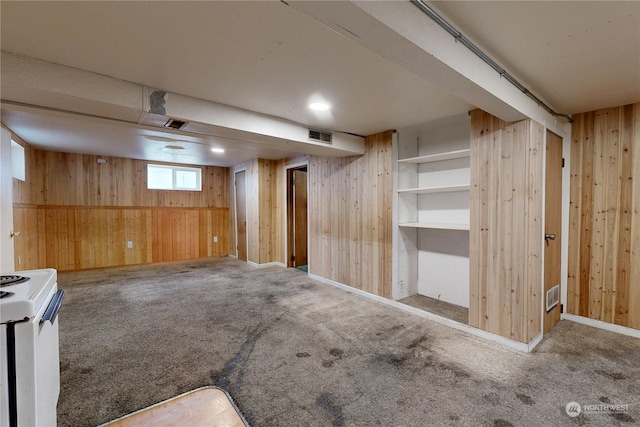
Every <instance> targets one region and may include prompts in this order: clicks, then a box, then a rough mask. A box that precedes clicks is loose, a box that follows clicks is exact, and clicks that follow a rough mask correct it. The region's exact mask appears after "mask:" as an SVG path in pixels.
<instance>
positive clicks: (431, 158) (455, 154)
mask: <svg viewBox="0 0 640 427" xmlns="http://www.w3.org/2000/svg"><path fill="white" fill-rule="evenodd" d="M470 155H471V150H470V149H466V150H455V151H447V152H445V153H438V154H429V155H427V156H418V157H410V158H407V159H400V160H398V163H431V162H439V161H441V160H452V159H460V158H463V157H469V156H470Z"/></svg>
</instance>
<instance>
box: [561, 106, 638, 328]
mask: <svg viewBox="0 0 640 427" xmlns="http://www.w3.org/2000/svg"><path fill="white" fill-rule="evenodd" d="M571 129H572V141H571V196H570V199H571V204H570V206H571V207H570V214H569V268H568V276H569V277H568V284H567V311H568V312H569V313H571V314H576V315H580V316H585V317H590V318H592V319H597V320H601V321H603V322H609V323H614V324H617V325H622V326H628V327H631V328H636V329H640V103H637V104H631V105H625V106H622V107H618V108H608V109H602V110H598V111H593V112H589V113H583V114H576V115H574V116H573V124H572V127H571Z"/></svg>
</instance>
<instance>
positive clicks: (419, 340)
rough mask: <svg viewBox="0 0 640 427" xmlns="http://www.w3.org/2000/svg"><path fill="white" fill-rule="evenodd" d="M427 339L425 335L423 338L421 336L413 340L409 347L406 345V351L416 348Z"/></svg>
mask: <svg viewBox="0 0 640 427" xmlns="http://www.w3.org/2000/svg"><path fill="white" fill-rule="evenodd" d="M428 339H429V337H428V336H427V335H423V336H421V337H419V338H416V339H414V340H413V341H411V343H410V344H409V345H407V350H411V349H412V348H416V347H418V346H419V345H420V344H422V343H423V342H425V341H426V340H428Z"/></svg>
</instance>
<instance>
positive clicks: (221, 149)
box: [211, 148, 224, 153]
mask: <svg viewBox="0 0 640 427" xmlns="http://www.w3.org/2000/svg"><path fill="white" fill-rule="evenodd" d="M211 151H213V152H214V153H224V148H212V149H211Z"/></svg>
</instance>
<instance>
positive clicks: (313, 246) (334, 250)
mask: <svg viewBox="0 0 640 427" xmlns="http://www.w3.org/2000/svg"><path fill="white" fill-rule="evenodd" d="M392 135H393V131H387V132H384V133H380V134H377V135H373V136H369V137H367V138H366V140H365V154H364V155H362V156H358V157H356V156H354V157H347V158H326V157H317V156H311V157H310V160H309V185H310V187H309V198H308V200H309V253H308V255H309V271H310V272H311V273H313V274H317V275H318V276H322V277H326V278H328V279H331V280H333V281H336V282H340V283H343V284H345V285H349V286H352V287H354V288H357V289H362V290H364V291H367V292H371V293H373V294H376V295H380V296H383V297H386V298H391V268H392V241H391V238H392V237H391V230H392V196H393V177H392V168H393V155H392Z"/></svg>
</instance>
